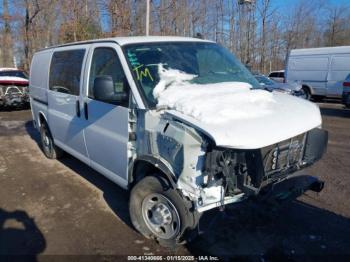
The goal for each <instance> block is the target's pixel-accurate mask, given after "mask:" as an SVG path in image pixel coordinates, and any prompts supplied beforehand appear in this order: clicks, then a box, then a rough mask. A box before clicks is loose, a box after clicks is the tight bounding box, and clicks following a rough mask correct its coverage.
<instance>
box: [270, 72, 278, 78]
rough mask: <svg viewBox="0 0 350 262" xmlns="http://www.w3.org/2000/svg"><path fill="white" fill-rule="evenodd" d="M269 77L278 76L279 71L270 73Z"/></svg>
mask: <svg viewBox="0 0 350 262" xmlns="http://www.w3.org/2000/svg"><path fill="white" fill-rule="evenodd" d="M269 77H277V73H271V74H269Z"/></svg>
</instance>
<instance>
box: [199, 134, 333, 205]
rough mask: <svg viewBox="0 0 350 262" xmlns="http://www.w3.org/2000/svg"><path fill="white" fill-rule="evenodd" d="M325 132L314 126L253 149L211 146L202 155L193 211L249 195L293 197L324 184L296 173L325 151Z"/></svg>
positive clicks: (316, 189) (240, 199)
mask: <svg viewBox="0 0 350 262" xmlns="http://www.w3.org/2000/svg"><path fill="white" fill-rule="evenodd" d="M327 141H328V133H327V131H325V130H322V129H319V128H315V129H313V130H311V131H309V132H307V133H305V134H302V135H299V136H296V137H293V138H291V139H288V140H286V141H282V142H280V143H278V144H275V145H271V146H269V147H266V148H262V149H257V150H234V149H232V150H231V149H213V150H211V151H210V152H208V153H207V154H206V164H205V171H204V177H205V179H204V181H205V182H204V183H203V184H202V185H201V186H202V189H201V196H200V197H199V198H198V201H197V210H198V211H199V212H203V211H206V210H209V209H212V208H215V207H220V206H223V205H226V204H230V203H236V202H240V201H242V200H244V199H247V198H249V197H257V198H264V197H266V196H270V195H271V196H274V197H277V198H278V197H280V198H281V199H282V198H293V197H294V198H295V197H297V196H299V195H301V194H302V193H303V192H305V191H306V190H313V191H317V192H319V191H321V190H322V188H323V185H324V183H323V182H322V181H319V180H318V179H317V178H315V177H312V176H307V175H304V174H301V173H300V171H299V170H300V169H302V168H305V167H307V166H309V165H311V164H313V163H314V162H316V161H317V160H319V159H320V158H321V157H322V155H323V154H324V152H325V151H326V147H327Z"/></svg>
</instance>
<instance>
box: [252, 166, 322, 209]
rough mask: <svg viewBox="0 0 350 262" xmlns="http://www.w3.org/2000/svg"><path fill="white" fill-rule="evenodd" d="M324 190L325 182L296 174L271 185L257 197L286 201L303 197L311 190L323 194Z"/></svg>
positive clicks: (299, 173)
mask: <svg viewBox="0 0 350 262" xmlns="http://www.w3.org/2000/svg"><path fill="white" fill-rule="evenodd" d="M323 188H324V182H323V181H321V180H319V179H318V178H317V177H314V176H310V175H306V174H304V172H302V171H300V172H296V173H294V174H293V175H291V176H288V177H286V178H285V179H283V180H281V181H278V182H275V183H272V184H269V185H267V186H266V187H264V188H262V189H261V190H260V192H259V194H258V195H257V199H259V200H265V201H269V200H273V201H278V202H282V201H286V200H293V199H295V198H297V197H299V196H301V195H302V194H303V193H304V192H306V191H308V190H311V191H314V192H321V191H322V190H323Z"/></svg>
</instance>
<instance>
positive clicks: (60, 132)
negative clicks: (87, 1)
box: [48, 46, 89, 164]
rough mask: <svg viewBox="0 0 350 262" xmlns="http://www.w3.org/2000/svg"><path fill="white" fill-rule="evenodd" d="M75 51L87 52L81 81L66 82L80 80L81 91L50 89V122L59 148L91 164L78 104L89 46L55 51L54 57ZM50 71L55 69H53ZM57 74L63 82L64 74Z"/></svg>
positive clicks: (51, 74)
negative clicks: (72, 92) (69, 91)
mask: <svg viewBox="0 0 350 262" xmlns="http://www.w3.org/2000/svg"><path fill="white" fill-rule="evenodd" d="M73 50H85V54H84V58H83V61H82V65H81V68H82V69H81V72H80V79H68V80H67V81H66V82H67V83H68V84H70V82H71V81H75V82H77V81H79V80H80V85H79V90H78V91H77V93H75V94H70V93H64V92H60V91H56V89H55V88H56V86H53V87H50V88H51V90H48V104H49V110H48V121H49V127H50V130H51V133H52V135H53V138H54V141H55V143H56V144H57V145H58V146H60V147H62V148H63V149H64V150H66V151H68V152H69V153H70V154H72V155H74V156H75V157H77V158H79V159H80V160H82V161H83V162H85V163H87V164H89V159H88V156H87V152H86V147H85V141H84V133H83V130H84V126H85V125H86V122H85V120H84V114H83V113H82V112H80V116H79V113H78V110H77V102H78V101H79V100H80V95H79V93H80V90H81V86H82V82H83V81H82V80H83V75H84V74H83V68H84V66H83V65H84V62H85V60H86V57H87V53H88V46H73V47H69V48H67V47H66V48H61V49H55V50H54V52H53V56H55V53H59V52H61V53H63V52H66V51H73ZM63 61H64V60H63ZM52 63H53V58H52V60H51V65H50V68H51V67H52ZM65 66H67V65H65ZM68 66H69V65H68ZM50 70H55V69H52V68H51V69H50ZM64 70H68V71H69V70H71V69H70V68H68V69H64ZM54 73H55V72H53V73H52V72H51V73H50V78H51V77H53V74H54ZM57 74H59V76H58V78H57V79H58V80H61V78H63V75H64V74H61V72H57ZM67 75H68V77H70V72H68V73H67ZM49 82H50V80H49ZM57 88H58V89H57V90H60V89H59V88H61V87H57Z"/></svg>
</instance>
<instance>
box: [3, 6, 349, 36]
mask: <svg viewBox="0 0 350 262" xmlns="http://www.w3.org/2000/svg"><path fill="white" fill-rule="evenodd" d="M116 1H118V0H116ZM160 1H161V0H160ZM197 1H200V0H197ZM232 1H234V0H232ZM299 1H312V0H271V4H272V6H273V7H274V8H278V9H280V10H281V9H282V10H285V11H286V12H287V11H288V10H289V9H290V8H291V7H292V6H293V5H295V4H296V3H298V2H299ZM314 1H315V5H317V3H318V2H325V3H326V4H328V5H331V6H337V5H344V4H348V5H349V6H350V0H314ZM2 2H3V1H2V0H0V15H1V13H2ZM12 2H13V1H12V0H8V3H9V6H10V13H11V9H12ZM315 7H317V6H315ZM102 19H103V20H105V19H106V18H105V17H103V18H102ZM105 22H106V21H103V22H102V27H103V29H106V28H105V26H104V24H105ZM0 26H1V24H0Z"/></svg>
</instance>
